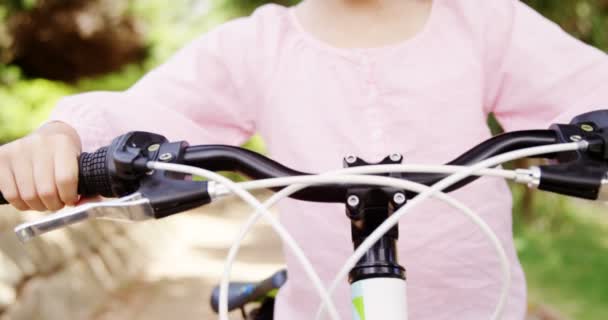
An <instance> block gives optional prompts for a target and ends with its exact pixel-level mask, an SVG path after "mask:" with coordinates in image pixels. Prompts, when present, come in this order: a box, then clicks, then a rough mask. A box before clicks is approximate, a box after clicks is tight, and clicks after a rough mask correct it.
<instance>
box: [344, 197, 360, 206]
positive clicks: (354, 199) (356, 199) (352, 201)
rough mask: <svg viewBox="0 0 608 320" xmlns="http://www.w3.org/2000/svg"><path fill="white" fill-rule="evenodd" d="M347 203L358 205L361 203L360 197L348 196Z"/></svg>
mask: <svg viewBox="0 0 608 320" xmlns="http://www.w3.org/2000/svg"><path fill="white" fill-rule="evenodd" d="M346 203H347V204H348V205H349V206H351V207H356V206H358V205H359V197H357V196H354V195H353V196H350V197H348V199H347V200H346Z"/></svg>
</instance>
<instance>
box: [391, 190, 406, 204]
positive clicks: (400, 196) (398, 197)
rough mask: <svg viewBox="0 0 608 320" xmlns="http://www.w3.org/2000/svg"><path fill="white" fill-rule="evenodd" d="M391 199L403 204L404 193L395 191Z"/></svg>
mask: <svg viewBox="0 0 608 320" xmlns="http://www.w3.org/2000/svg"><path fill="white" fill-rule="evenodd" d="M393 201H394V202H395V203H396V204H403V203H405V195H404V194H403V193H401V192H399V193H395V195H394V196H393Z"/></svg>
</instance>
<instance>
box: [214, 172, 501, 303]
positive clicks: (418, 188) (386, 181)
mask: <svg viewBox="0 0 608 320" xmlns="http://www.w3.org/2000/svg"><path fill="white" fill-rule="evenodd" d="M320 178H323V179H320ZM279 179H283V178H279ZM287 179H289V180H290V182H296V181H298V183H301V184H297V185H292V186H290V187H288V188H285V189H283V190H281V191H280V192H278V193H276V194H274V195H273V196H272V197H271V198H270V199H268V200H267V201H266V202H265V203H264V205H265V206H266V207H267V208H268V207H270V206H272V205H274V204H276V203H277V202H278V201H280V200H281V199H283V198H285V197H287V196H289V195H290V194H293V193H294V192H297V191H298V190H300V189H302V188H305V187H307V186H308V185H310V184H312V182H313V181H314V184H318V183H320V182H324V183H355V184H356V183H358V184H368V185H382V186H390V187H394V188H399V189H405V190H410V191H414V192H423V191H425V190H427V189H429V188H430V187H428V186H425V185H423V184H419V183H414V182H411V181H406V180H401V179H397V178H388V177H376V176H351V175H335V176H334V175H320V176H302V177H292V178H285V180H287ZM269 182H270V181H269ZM433 196H435V197H437V198H438V199H440V200H443V201H445V202H447V203H448V204H449V205H451V206H452V207H454V208H456V209H458V210H461V211H462V212H463V213H464V214H465V215H466V216H467V217H469V218H470V219H472V220H473V222H474V223H475V224H477V225H478V226H479V227H480V229H481V230H482V231H483V233H484V235H485V236H486V237H488V238H489V239H490V242H491V243H492V244H493V245H494V248H495V250H496V253H497V255H498V256H499V259H500V261H501V265H502V269H503V271H504V272H505V274H504V277H503V290H502V292H501V298H503V297H504V298H503V299H506V297H507V294H508V288H509V282H510V271H509V260H508V258H507V255H506V253H505V251H504V248H503V247H502V245H501V243H500V241H499V240H498V239H497V238H496V235H495V234H494V233H493V232H492V230H491V229H490V228H489V227H488V226H487V224H486V223H485V222H484V221H483V220H481V219H480V218H479V217H478V216H477V215H476V214H475V213H473V211H471V209H469V208H468V207H466V206H464V205H463V204H462V203H460V202H459V201H457V200H455V199H454V198H452V197H450V196H448V195H447V194H445V193H443V192H439V193H436V194H434V195H433ZM259 216H260V213H259V212H258V213H256V214H255V215H253V216H251V217H250V218H249V220H248V221H247V223H246V224H245V226H244V227H243V230H242V231H241V238H240V240H241V241H242V240H243V239H244V237H245V236H246V234H247V232H248V231H249V229H251V227H252V226H253V225H254V224H255V222H256V220H257V218H259ZM239 247H240V244H239V243H234V244H233V247H231V249H230V252H229V255H228V257H227V259H230V260H229V261H228V262H226V265H227V266H228V265H231V264H232V263H233V260H234V259H235V256H236V254H237V252H238V248H239Z"/></svg>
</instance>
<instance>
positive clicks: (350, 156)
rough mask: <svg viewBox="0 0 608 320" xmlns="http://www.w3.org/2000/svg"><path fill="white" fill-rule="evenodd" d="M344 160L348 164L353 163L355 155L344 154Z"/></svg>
mask: <svg viewBox="0 0 608 320" xmlns="http://www.w3.org/2000/svg"><path fill="white" fill-rule="evenodd" d="M344 160H346V163H348V164H353V163H355V162H357V157H355V156H353V155H352V154H351V155H348V156H346V158H344Z"/></svg>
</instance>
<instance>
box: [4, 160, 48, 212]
mask: <svg viewBox="0 0 608 320" xmlns="http://www.w3.org/2000/svg"><path fill="white" fill-rule="evenodd" d="M15 154H25V152H24V153H15ZM18 158H20V159H18ZM11 164H12V166H13V172H14V175H15V182H16V183H17V189H18V190H19V196H20V197H21V199H22V200H23V201H25V203H26V204H27V205H28V206H29V207H30V208H31V209H34V210H37V211H45V210H46V207H45V206H44V204H43V203H42V201H40V198H39V197H38V192H37V191H36V185H35V184H34V175H33V170H32V162H31V159H28V158H25V159H24V158H23V157H18V156H13V157H12V158H11Z"/></svg>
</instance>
